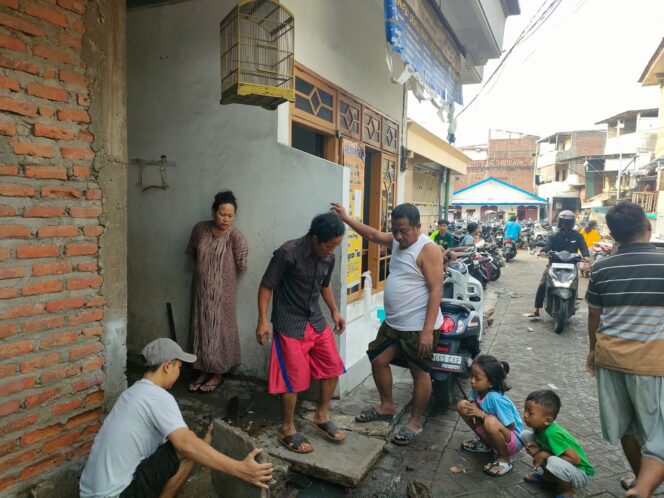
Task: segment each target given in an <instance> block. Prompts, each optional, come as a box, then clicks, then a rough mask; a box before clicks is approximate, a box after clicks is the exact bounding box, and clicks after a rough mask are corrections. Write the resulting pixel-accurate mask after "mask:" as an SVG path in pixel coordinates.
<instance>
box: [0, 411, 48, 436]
mask: <svg viewBox="0 0 664 498" xmlns="http://www.w3.org/2000/svg"><path fill="white" fill-rule="evenodd" d="M37 420H39V414H38V413H34V414H32V415H28V416H25V415H24V416H22V417H20V418H15V419H14V420H11V421H10V422H6V423H4V424H3V425H0V434H9V433H11V432H14V431H17V430H19V429H23V428H25V427H27V426H29V425H32V424H34V423H35V422H37Z"/></svg>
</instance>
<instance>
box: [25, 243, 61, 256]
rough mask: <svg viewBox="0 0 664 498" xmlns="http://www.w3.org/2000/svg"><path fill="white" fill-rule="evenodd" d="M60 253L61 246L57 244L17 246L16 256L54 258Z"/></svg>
mask: <svg viewBox="0 0 664 498" xmlns="http://www.w3.org/2000/svg"><path fill="white" fill-rule="evenodd" d="M59 255H60V248H59V247H58V246H56V245H46V246H19V247H17V248H16V257H17V258H18V259H25V258H54V257H56V256H59Z"/></svg>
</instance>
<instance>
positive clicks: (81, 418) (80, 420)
mask: <svg viewBox="0 0 664 498" xmlns="http://www.w3.org/2000/svg"><path fill="white" fill-rule="evenodd" d="M92 378H94V377H92ZM101 414H102V411H101V408H95V409H94V410H89V411H87V412H83V413H81V414H79V415H76V416H74V417H72V418H70V419H69V420H67V423H66V424H65V429H72V428H74V427H78V426H79V425H82V424H86V423H88V422H93V421H97V420H99V418H100V417H101Z"/></svg>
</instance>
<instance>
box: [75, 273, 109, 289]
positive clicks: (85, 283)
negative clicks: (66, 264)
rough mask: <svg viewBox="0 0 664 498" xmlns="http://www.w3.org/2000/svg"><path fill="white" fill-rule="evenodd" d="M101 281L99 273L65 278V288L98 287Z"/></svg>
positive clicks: (102, 280)
mask: <svg viewBox="0 0 664 498" xmlns="http://www.w3.org/2000/svg"><path fill="white" fill-rule="evenodd" d="M103 282H104V279H103V278H102V277H101V276H100V275H96V276H94V277H85V278H73V279H71V280H67V290H79V289H98V288H99V287H101V284H102V283H103Z"/></svg>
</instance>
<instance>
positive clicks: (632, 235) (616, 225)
mask: <svg viewBox="0 0 664 498" xmlns="http://www.w3.org/2000/svg"><path fill="white" fill-rule="evenodd" d="M605 218H606V224H607V225H608V226H609V230H611V236H612V237H613V239H614V240H615V241H616V242H618V243H619V244H626V243H627V242H632V241H633V240H634V239H636V238H637V237H638V236H639V235H641V234H642V233H643V232H644V231H645V230H646V226H647V225H646V223H648V218H646V213H645V212H644V211H643V208H642V207H641V206H639V205H638V204H634V203H633V202H629V201H624V202H621V203H620V204H618V205H616V206H613V207H612V208H611V209H609V210H608V211H607V213H606V216H605Z"/></svg>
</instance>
